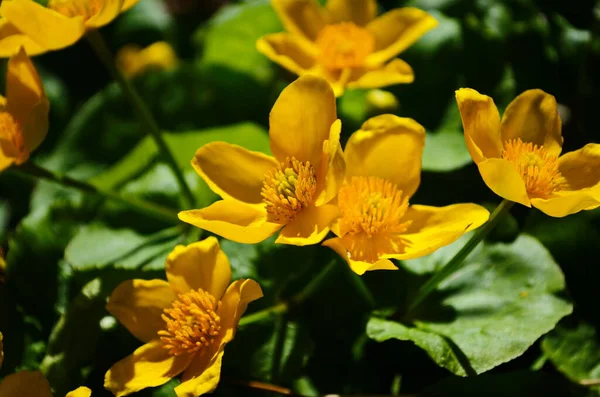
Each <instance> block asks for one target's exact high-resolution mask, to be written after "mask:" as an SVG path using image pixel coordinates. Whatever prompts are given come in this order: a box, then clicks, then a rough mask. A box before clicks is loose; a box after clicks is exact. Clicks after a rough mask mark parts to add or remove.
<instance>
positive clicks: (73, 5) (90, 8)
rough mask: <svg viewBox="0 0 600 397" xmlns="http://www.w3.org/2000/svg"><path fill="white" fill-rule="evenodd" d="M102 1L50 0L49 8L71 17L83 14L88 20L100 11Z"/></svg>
mask: <svg viewBox="0 0 600 397" xmlns="http://www.w3.org/2000/svg"><path fill="white" fill-rule="evenodd" d="M102 3H103V1H102V0H50V1H49V2H48V8H50V9H52V10H54V11H56V12H58V13H60V14H63V15H65V16H67V17H70V18H72V17H77V16H82V17H83V18H84V19H85V20H88V19H90V18H91V17H93V16H94V15H96V14H98V12H100V10H101V9H102Z"/></svg>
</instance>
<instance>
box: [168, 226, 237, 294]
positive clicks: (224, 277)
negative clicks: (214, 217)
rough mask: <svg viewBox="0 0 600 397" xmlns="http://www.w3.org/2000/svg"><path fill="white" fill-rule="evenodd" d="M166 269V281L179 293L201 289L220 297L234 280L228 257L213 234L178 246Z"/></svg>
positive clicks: (170, 256)
mask: <svg viewBox="0 0 600 397" xmlns="http://www.w3.org/2000/svg"><path fill="white" fill-rule="evenodd" d="M165 270H166V272H167V280H169V283H170V284H171V286H172V287H173V289H174V290H175V291H176V292H177V293H185V292H188V291H189V290H192V289H193V290H197V289H198V288H202V289H203V290H204V291H206V292H208V293H209V294H211V295H212V296H214V297H215V298H216V299H217V300H219V299H220V298H221V296H222V295H223V293H224V292H225V289H226V288H227V286H228V285H229V281H231V267H230V265H229V259H227V256H226V255H225V253H224V252H223V251H222V250H221V247H219V241H218V240H217V239H216V238H215V237H212V236H211V237H208V238H206V239H204V240H202V241H198V242H196V243H192V244H190V245H187V246H183V245H178V246H177V247H175V249H174V250H173V251H172V252H171V253H170V254H169V256H167V261H166V263H165Z"/></svg>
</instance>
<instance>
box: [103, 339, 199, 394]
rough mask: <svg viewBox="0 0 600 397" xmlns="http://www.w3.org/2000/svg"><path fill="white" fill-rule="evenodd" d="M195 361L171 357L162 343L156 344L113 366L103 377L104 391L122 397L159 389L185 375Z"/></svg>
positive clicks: (189, 356) (150, 343)
mask: <svg viewBox="0 0 600 397" xmlns="http://www.w3.org/2000/svg"><path fill="white" fill-rule="evenodd" d="M193 357H194V356H193V355H191V354H182V355H179V356H172V355H170V354H169V352H168V350H167V349H165V348H164V347H163V344H162V342H161V341H160V340H158V339H156V340H153V341H151V342H149V343H146V344H145V345H143V346H141V347H139V348H138V349H136V351H134V352H133V354H131V355H129V356H127V357H125V358H124V359H122V360H121V361H119V362H117V363H116V364H115V365H113V366H112V367H111V368H110V369H109V370H108V372H107V373H106V375H104V387H105V388H106V389H108V390H110V391H111V392H112V393H113V394H114V395H115V396H116V397H121V396H126V395H128V394H131V393H134V392H136V391H139V390H142V389H145V388H147V387H156V386H160V385H162V384H165V383H166V382H168V381H169V380H171V379H172V378H174V377H176V376H177V375H179V374H180V373H181V372H183V371H184V370H185V369H186V368H187V366H188V365H189V364H190V362H191V360H192V359H193Z"/></svg>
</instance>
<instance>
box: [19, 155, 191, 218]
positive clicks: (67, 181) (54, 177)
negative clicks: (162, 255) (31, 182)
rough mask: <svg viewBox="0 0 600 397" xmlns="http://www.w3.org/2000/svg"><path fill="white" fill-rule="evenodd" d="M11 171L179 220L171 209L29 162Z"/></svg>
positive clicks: (154, 215) (150, 214) (138, 210)
mask: <svg viewBox="0 0 600 397" xmlns="http://www.w3.org/2000/svg"><path fill="white" fill-rule="evenodd" d="M11 170H14V171H17V172H18V173H20V174H22V175H26V176H30V177H35V178H41V179H45V180H48V181H51V182H54V183H57V184H60V185H63V186H67V187H71V188H74V189H77V190H80V191H82V192H85V193H91V194H97V195H100V196H103V197H105V198H108V199H111V200H114V201H118V202H119V203H121V204H125V205H126V206H127V207H129V208H131V209H133V210H135V211H137V212H139V213H142V214H144V215H148V216H151V217H153V218H155V219H158V220H161V221H164V222H168V223H172V224H175V225H178V224H179V223H180V222H179V219H178V218H177V213H176V212H175V211H173V210H171V209H168V208H165V207H162V206H160V205H156V204H153V203H149V202H146V201H142V200H137V199H134V198H129V197H125V196H121V195H120V194H118V193H114V192H110V191H106V190H102V189H99V188H97V187H96V186H94V185H90V184H88V183H86V182H82V181H78V180H76V179H73V178H71V177H69V176H67V175H61V174H56V173H54V172H52V171H50V170H47V169H45V168H42V167H39V166H37V165H35V164H34V163H33V162H31V161H29V162H27V163H24V164H22V165H20V166H19V167H13V168H11Z"/></svg>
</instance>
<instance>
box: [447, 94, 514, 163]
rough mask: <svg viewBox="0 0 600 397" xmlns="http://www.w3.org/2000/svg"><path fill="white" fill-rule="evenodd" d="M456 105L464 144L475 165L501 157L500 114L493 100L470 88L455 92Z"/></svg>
mask: <svg viewBox="0 0 600 397" xmlns="http://www.w3.org/2000/svg"><path fill="white" fill-rule="evenodd" d="M456 103H457V105H458V110H459V112H460V118H461V119H462V125H463V129H464V131H465V142H466V144H467V148H468V149H469V153H471V157H472V158H473V161H474V162H475V164H479V163H480V162H482V161H484V160H485V159H489V158H499V157H501V156H502V150H503V145H502V140H501V137H500V113H498V108H496V105H495V104H494V100H493V99H492V98H490V97H489V96H487V95H481V94H480V93H479V92H477V91H475V90H473V89H471V88H461V89H460V90H457V91H456Z"/></svg>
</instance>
